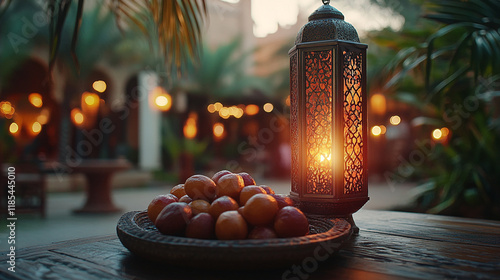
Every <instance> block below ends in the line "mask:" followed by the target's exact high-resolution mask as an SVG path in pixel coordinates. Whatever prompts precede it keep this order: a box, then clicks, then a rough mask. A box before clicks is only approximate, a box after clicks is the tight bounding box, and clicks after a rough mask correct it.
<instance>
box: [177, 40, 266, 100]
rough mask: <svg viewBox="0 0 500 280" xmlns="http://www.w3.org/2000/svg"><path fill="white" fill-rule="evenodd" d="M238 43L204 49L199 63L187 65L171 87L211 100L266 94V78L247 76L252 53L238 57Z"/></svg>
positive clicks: (233, 42) (234, 41) (239, 53)
mask: <svg viewBox="0 0 500 280" xmlns="http://www.w3.org/2000/svg"><path fill="white" fill-rule="evenodd" d="M240 46H241V40H240V39H239V38H236V39H235V40H233V41H231V42H229V43H228V44H226V45H222V46H220V47H218V48H217V49H215V50H211V49H210V48H209V47H208V46H206V45H205V46H203V49H202V53H201V56H200V61H199V62H193V61H191V62H189V63H188V65H187V71H186V73H185V75H183V76H182V77H181V78H179V79H177V80H175V81H173V83H174V87H177V88H180V89H183V90H185V91H188V92H190V93H195V94H200V95H205V96H210V97H212V98H213V97H218V98H220V97H231V96H238V95H242V94H244V93H248V92H249V91H252V90H259V91H261V92H263V93H266V94H269V93H270V91H269V89H270V86H269V83H268V80H267V79H265V78H260V77H255V76H252V75H250V74H249V71H248V68H249V63H248V58H249V55H250V54H251V53H252V51H248V52H243V53H241V50H240Z"/></svg>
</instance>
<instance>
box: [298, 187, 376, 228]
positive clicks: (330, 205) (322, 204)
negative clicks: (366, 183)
mask: <svg viewBox="0 0 500 280" xmlns="http://www.w3.org/2000/svg"><path fill="white" fill-rule="evenodd" d="M290 197H291V198H292V199H293V201H294V203H295V205H296V206H297V207H298V208H299V209H300V210H302V211H303V212H304V213H305V214H310V215H321V216H328V217H332V218H343V219H345V220H346V221H347V222H349V224H351V227H352V230H353V233H354V234H357V233H358V232H359V228H358V226H356V223H355V222H354V219H353V218H352V214H353V213H355V212H356V211H358V210H359V209H360V208H361V207H363V205H364V204H365V203H366V202H367V201H368V200H369V197H366V196H365V197H357V198H348V199H328V200H327V201H325V199H319V198H299V197H298V196H297V195H296V194H294V193H291V194H290Z"/></svg>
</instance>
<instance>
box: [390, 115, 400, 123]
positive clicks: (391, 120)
mask: <svg viewBox="0 0 500 280" xmlns="http://www.w3.org/2000/svg"><path fill="white" fill-rule="evenodd" d="M389 122H390V123H391V124H392V125H398V124H400V123H401V117H399V116H397V115H396V116H392V117H391V118H390V119H389Z"/></svg>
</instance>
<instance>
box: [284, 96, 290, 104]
mask: <svg viewBox="0 0 500 280" xmlns="http://www.w3.org/2000/svg"><path fill="white" fill-rule="evenodd" d="M285 104H286V106H290V95H288V96H287V97H286V99H285Z"/></svg>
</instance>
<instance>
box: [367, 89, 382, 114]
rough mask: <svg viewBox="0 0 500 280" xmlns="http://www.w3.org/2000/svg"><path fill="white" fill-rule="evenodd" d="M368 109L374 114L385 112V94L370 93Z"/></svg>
mask: <svg viewBox="0 0 500 280" xmlns="http://www.w3.org/2000/svg"><path fill="white" fill-rule="evenodd" d="M370 109H371V111H372V112H373V113H375V114H378V115H383V114H385V111H386V101H385V96H384V95H383V94H380V93H376V94H374V95H372V97H371V98H370Z"/></svg>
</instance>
